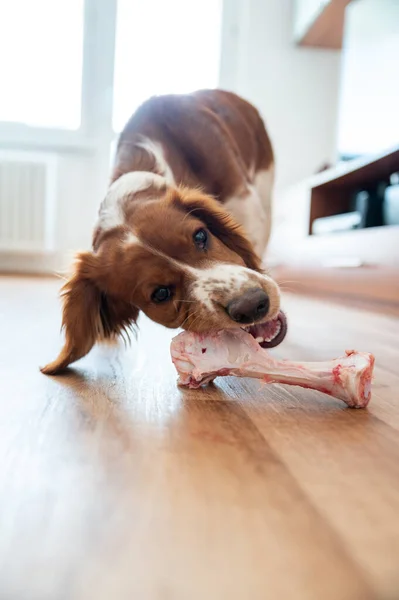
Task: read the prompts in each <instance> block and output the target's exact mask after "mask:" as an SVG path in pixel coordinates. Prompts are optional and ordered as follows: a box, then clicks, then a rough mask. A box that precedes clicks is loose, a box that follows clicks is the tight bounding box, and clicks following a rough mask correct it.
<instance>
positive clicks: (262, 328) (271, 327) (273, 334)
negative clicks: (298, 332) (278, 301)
mask: <svg viewBox="0 0 399 600" xmlns="http://www.w3.org/2000/svg"><path fill="white" fill-rule="evenodd" d="M244 329H245V331H248V333H250V334H251V335H252V336H253V337H254V338H255V339H256V341H257V342H258V343H259V345H260V346H262V348H275V346H278V345H279V344H281V342H282V341H283V339H284V338H285V336H286V333H287V317H286V316H285V313H283V311H282V310H280V312H279V313H278V315H277V317H276V318H275V319H273V320H271V321H267V322H266V323H258V324H257V325H250V326H249V327H245V328H244Z"/></svg>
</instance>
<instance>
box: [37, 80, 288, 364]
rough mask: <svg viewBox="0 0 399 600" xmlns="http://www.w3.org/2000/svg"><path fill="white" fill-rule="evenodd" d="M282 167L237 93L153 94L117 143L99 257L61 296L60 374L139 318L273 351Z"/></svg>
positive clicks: (281, 327)
mask: <svg viewBox="0 0 399 600" xmlns="http://www.w3.org/2000/svg"><path fill="white" fill-rule="evenodd" d="M273 180H274V157H273V149H272V144H271V141H270V139H269V136H268V134H267V132H266V128H265V125H264V123H263V121H262V118H261V117H260V115H259V113H258V111H257V110H256V109H255V107H254V106H252V105H251V104H250V103H249V102H247V101H246V100H244V99H242V98H241V97H239V96H237V95H236V94H233V93H231V92H226V91H222V90H201V91H198V92H195V93H192V94H187V95H166V96H156V97H153V98H150V99H149V100H147V101H146V102H145V103H144V104H142V105H141V107H139V108H138V110H137V111H136V112H135V114H134V115H133V116H132V117H131V119H130V120H129V122H128V123H127V125H126V127H125V128H124V130H123V132H122V134H121V135H120V138H119V142H118V146H117V151H116V158H115V164H114V168H113V172H112V176H111V182H110V186H109V189H108V192H107V194H106V197H105V199H104V201H103V202H102V204H101V205H100V209H99V214H98V220H97V223H96V225H95V228H94V233H93V244H92V246H93V247H92V250H91V251H90V252H82V253H80V254H78V256H77V259H76V263H75V265H74V268H73V272H72V275H71V277H70V278H69V279H68V281H67V282H66V284H65V286H64V288H63V291H62V296H63V328H64V330H65V344H64V347H63V349H62V351H61V353H60V355H59V356H58V358H57V359H56V360H55V361H54V362H52V363H50V364H48V365H47V366H46V367H44V368H43V369H42V371H43V373H45V374H56V373H59V372H60V371H62V370H63V369H65V368H66V367H67V366H68V365H70V364H71V363H73V362H75V361H77V360H78V359H80V358H82V357H83V356H85V355H86V354H87V353H88V352H89V351H90V349H91V348H92V347H93V345H94V344H95V343H96V342H100V341H102V340H103V341H105V340H107V339H110V338H114V337H115V336H118V335H120V334H122V335H123V334H124V333H125V332H128V331H129V329H130V328H131V327H132V326H133V325H134V324H135V323H136V321H137V318H138V316H139V312H140V311H143V312H144V313H145V314H146V315H147V316H148V317H149V318H150V319H152V320H153V321H156V322H157V323H160V324H162V325H164V326H166V327H170V328H183V329H187V330H191V331H195V332H205V331H211V330H215V329H218V330H219V329H223V328H231V327H242V328H245V329H247V330H248V331H249V332H250V333H252V335H254V337H255V338H256V339H257V341H258V342H259V343H260V344H261V345H262V346H264V347H270V346H275V345H277V344H279V343H280V342H281V341H282V339H283V338H284V336H285V333H286V329H287V327H286V319H285V316H284V313H282V312H281V311H280V292H279V287H278V285H277V284H276V282H275V281H274V280H273V279H272V278H271V277H269V276H267V275H266V274H265V273H264V271H263V270H262V263H261V257H262V255H263V253H264V251H265V248H266V246H267V243H268V240H269V236H270V227H271V204H272V188H273Z"/></svg>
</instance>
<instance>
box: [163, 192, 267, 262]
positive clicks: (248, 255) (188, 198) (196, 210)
mask: <svg viewBox="0 0 399 600" xmlns="http://www.w3.org/2000/svg"><path fill="white" fill-rule="evenodd" d="M179 192H180V193H179V194H178V195H175V196H174V197H173V198H172V202H173V203H174V204H175V205H176V206H178V207H179V208H183V209H184V210H185V211H187V212H188V213H190V214H192V215H194V216H197V217H198V218H199V219H201V221H203V222H204V223H205V224H206V226H207V227H208V229H209V231H210V232H211V233H213V235H215V236H216V237H218V238H219V239H220V240H221V241H222V242H223V244H225V246H227V247H228V248H230V249H231V250H233V251H234V252H236V253H237V254H238V255H239V256H241V258H242V259H243V260H244V262H245V264H246V266H247V267H248V268H249V269H253V270H254V271H258V272H262V267H261V260H260V258H259V256H258V255H257V254H256V252H255V250H254V248H253V246H252V244H251V242H250V241H249V240H248V238H247V237H246V235H245V232H244V229H243V228H242V227H241V225H239V224H238V223H237V222H236V221H235V220H234V219H233V217H231V215H230V214H229V213H228V212H227V211H225V210H224V209H223V207H222V206H221V205H220V204H219V202H218V201H217V200H215V199H214V198H212V197H211V196H207V195H205V194H201V193H199V192H197V191H195V190H184V189H183V190H181V191H180V190H179Z"/></svg>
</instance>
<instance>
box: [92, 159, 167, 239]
mask: <svg viewBox="0 0 399 600" xmlns="http://www.w3.org/2000/svg"><path fill="white" fill-rule="evenodd" d="M165 186H166V180H165V178H164V177H161V176H160V175H157V174H156V173H150V172H148V171H133V172H131V173H126V174H125V175H122V176H121V177H119V179H117V180H116V181H114V183H113V184H112V185H111V186H110V188H109V190H108V192H107V195H106V196H105V199H104V201H103V203H102V204H101V207H100V214H99V218H98V223H97V226H98V227H100V228H101V229H102V230H103V231H107V230H109V229H113V228H114V227H118V226H120V225H123V224H124V214H123V203H124V201H125V199H126V197H127V196H130V195H131V194H135V193H137V192H141V191H143V190H147V189H148V188H150V187H156V188H158V189H161V188H163V187H165Z"/></svg>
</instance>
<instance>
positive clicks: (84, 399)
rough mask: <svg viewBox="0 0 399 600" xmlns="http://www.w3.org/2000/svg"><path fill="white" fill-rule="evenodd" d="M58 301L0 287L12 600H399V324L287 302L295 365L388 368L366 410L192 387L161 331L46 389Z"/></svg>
mask: <svg viewBox="0 0 399 600" xmlns="http://www.w3.org/2000/svg"><path fill="white" fill-rule="evenodd" d="M57 288H58V283H57V282H54V281H52V280H41V279H13V278H1V279H0V332H1V346H0V390H1V395H0V599H1V600H114V599H115V600H124V599H129V600H133V599H134V600H155V599H156V600H158V599H159V600H225V599H226V600H227V599H228V600H267V599H270V600H280V599H281V600H285V599H289V600H290V599H294V600H333V599H334V600H352V599H359V600H368V599H371V598H376V599H384V600H385V599H387V600H388V599H392V600H393V599H397V598H399V373H398V365H399V319H398V318H396V317H394V316H383V315H378V314H376V313H366V312H362V311H359V310H356V309H354V308H344V307H340V306H336V305H335V306H333V305H331V306H329V305H327V304H324V303H322V302H320V301H312V300H310V299H304V298H301V297H295V296H286V297H285V299H284V306H285V308H286V310H287V312H288V315H289V318H290V331H289V335H288V338H287V340H286V342H284V344H283V345H282V346H281V347H280V348H279V349H278V355H279V356H285V357H287V358H292V359H294V358H295V359H300V360H313V359H324V358H332V357H334V356H336V355H339V354H341V353H342V352H343V350H345V348H348V347H350V348H352V347H355V348H357V349H359V350H367V351H371V352H374V353H375V355H376V359H377V369H376V378H375V384H374V397H373V400H372V402H371V405H370V408H369V409H368V410H350V409H347V408H346V407H345V406H344V405H343V404H341V403H340V402H338V401H335V400H333V399H331V398H328V397H325V396H323V395H320V394H318V393H317V392H313V391H309V390H308V391H306V390H299V389H297V388H287V387H283V386H277V385H272V386H267V385H261V384H259V383H258V382H253V381H246V380H234V379H232V378H230V379H226V380H218V383H217V385H216V386H214V387H212V388H210V389H208V390H204V391H202V390H201V391H193V392H182V391H180V390H179V389H178V388H177V387H176V384H175V373H174V370H173V367H172V365H171V363H170V360H169V354H168V347H169V341H170V339H171V337H172V335H173V334H172V333H171V332H168V331H166V330H163V329H162V328H160V327H158V326H156V325H154V324H151V323H149V322H148V321H144V320H143V321H142V327H141V329H142V331H141V334H140V336H139V339H138V341H137V342H136V341H134V342H133V344H132V348H131V349H129V350H128V351H125V350H123V349H122V348H119V349H113V350H112V349H109V348H97V349H96V350H94V351H93V352H92V354H91V356H90V357H89V358H88V359H85V360H83V361H81V363H80V364H79V365H78V366H77V367H76V369H75V370H73V371H71V373H70V374H69V375H68V376H63V377H59V378H48V377H45V376H43V375H41V374H40V372H39V370H38V367H39V365H41V364H44V363H45V362H46V361H48V360H49V359H52V358H54V356H55V354H56V352H57V351H58V349H59V347H60V336H59V316H60V315H59V312H60V311H59V304H58V300H57ZM276 353H277V352H276Z"/></svg>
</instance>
